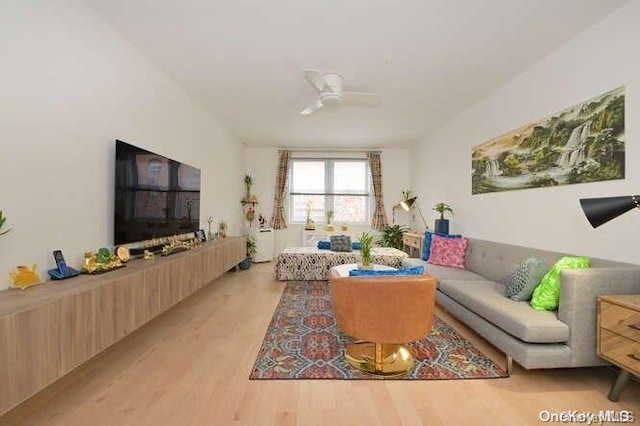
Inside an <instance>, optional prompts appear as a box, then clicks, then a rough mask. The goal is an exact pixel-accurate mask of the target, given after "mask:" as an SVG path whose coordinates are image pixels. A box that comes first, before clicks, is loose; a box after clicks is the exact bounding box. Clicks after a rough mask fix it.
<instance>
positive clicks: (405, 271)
mask: <svg viewBox="0 0 640 426" xmlns="http://www.w3.org/2000/svg"><path fill="white" fill-rule="evenodd" d="M423 273H424V266H423V265H419V266H414V267H412V268H401V269H384V270H377V271H376V270H375V269H352V270H350V271H349V276H350V277H360V276H369V275H422V274H423Z"/></svg>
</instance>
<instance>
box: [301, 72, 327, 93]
mask: <svg viewBox="0 0 640 426" xmlns="http://www.w3.org/2000/svg"><path fill="white" fill-rule="evenodd" d="M302 74H303V75H304V78H306V79H307V81H308V82H309V83H311V85H312V86H313V87H315V88H316V90H317V91H318V92H322V90H323V88H324V87H325V84H326V81H325V80H324V76H323V75H322V73H321V72H320V71H317V70H302Z"/></svg>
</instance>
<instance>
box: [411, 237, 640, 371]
mask: <svg viewBox="0 0 640 426" xmlns="http://www.w3.org/2000/svg"><path fill="white" fill-rule="evenodd" d="M565 255H568V254H565V253H558V252H552V251H545V250H537V249H533V248H527V247H521V246H515V245H510V244H502V243H496V242H491V241H484V240H477V239H469V246H468V248H467V257H466V263H465V269H460V268H453V267H446V266H438V265H432V264H429V263H427V262H425V261H423V260H420V259H413V258H411V259H406V260H405V262H404V263H405V266H415V265H418V264H423V265H425V267H426V270H427V272H428V273H430V274H432V275H433V276H435V277H436V279H437V281H438V283H437V291H436V301H437V302H438V304H439V305H440V306H441V307H443V308H444V309H446V310H447V311H449V312H450V313H452V314H453V315H454V316H456V317H457V318H458V319H459V320H461V321H462V322H464V323H465V324H467V325H468V326H469V327H471V328H472V329H473V330H475V331H476V332H477V333H478V334H480V335H481V336H482V337H484V338H485V339H486V340H488V341H489V342H490V343H492V344H493V345H494V346H496V347H497V348H498V349H499V350H501V351H503V352H504V353H505V355H506V357H507V368H508V370H511V367H512V361H515V362H517V363H518V364H520V365H521V366H522V367H524V368H526V369H538V368H563V367H587V366H596V365H603V364H606V362H604V361H603V360H601V359H600V358H598V356H597V354H596V322H597V321H596V297H597V296H599V295H603V294H634V293H640V266H638V265H630V264H625V263H620V262H614V261H609V260H603V259H595V258H591V268H589V269H564V270H562V273H561V278H562V284H561V293H560V306H559V308H558V310H557V311H542V312H541V311H536V310H534V309H533V308H532V307H531V306H530V305H529V303H528V302H515V301H513V300H511V299H509V298H507V297H505V296H504V281H505V279H506V278H507V277H508V276H509V275H510V274H511V272H512V271H513V269H514V268H515V266H516V265H517V264H518V263H520V262H521V261H523V260H524V259H526V258H528V257H536V258H538V259H540V260H542V261H544V262H545V263H546V264H547V265H548V266H549V267H551V266H552V265H553V264H554V263H555V262H556V261H557V260H558V259H560V258H561V257H562V256H565Z"/></svg>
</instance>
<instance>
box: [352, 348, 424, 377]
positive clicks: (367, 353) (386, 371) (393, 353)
mask: <svg viewBox="0 0 640 426" xmlns="http://www.w3.org/2000/svg"><path fill="white" fill-rule="evenodd" d="M345 358H347V361H348V362H349V364H351V365H352V366H354V367H355V368H357V369H358V370H360V371H364V372H365V373H369V374H375V375H377V376H386V377H390V376H401V375H403V374H405V373H406V372H407V371H409V370H410V369H411V367H413V360H414V358H413V355H412V354H411V351H410V350H409V348H408V347H406V346H404V345H398V344H395V343H374V342H363V341H358V342H355V343H351V344H349V345H347V351H346V354H345Z"/></svg>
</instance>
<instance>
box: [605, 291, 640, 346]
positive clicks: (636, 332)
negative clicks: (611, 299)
mask: <svg viewBox="0 0 640 426" xmlns="http://www.w3.org/2000/svg"><path fill="white" fill-rule="evenodd" d="M600 327H602V328H604V329H606V330H609V331H612V332H614V333H616V334H619V335H621V336H624V337H627V338H629V339H631V340H635V341H636V342H640V312H637V311H633V310H631V309H627V308H625V307H623V306H620V305H614V304H612V303H608V302H606V301H601V302H600Z"/></svg>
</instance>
